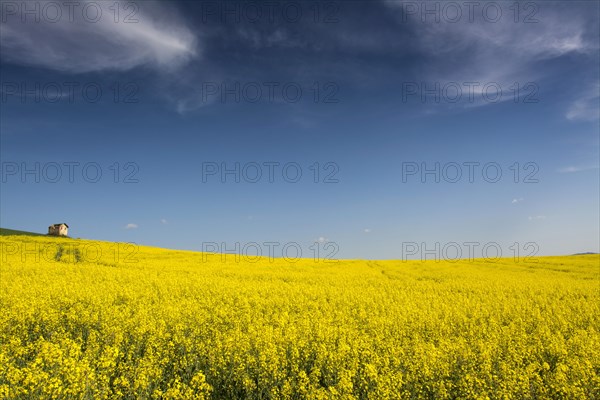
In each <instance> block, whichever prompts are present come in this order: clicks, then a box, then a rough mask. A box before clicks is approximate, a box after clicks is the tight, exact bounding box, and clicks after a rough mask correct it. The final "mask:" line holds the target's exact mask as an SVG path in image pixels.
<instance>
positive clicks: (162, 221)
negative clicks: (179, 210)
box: [160, 218, 169, 225]
mask: <svg viewBox="0 0 600 400" xmlns="http://www.w3.org/2000/svg"><path fill="white" fill-rule="evenodd" d="M160 223H161V224H163V225H166V224H168V223H169V222H168V221H167V220H166V219H164V218H162V219H161V220H160Z"/></svg>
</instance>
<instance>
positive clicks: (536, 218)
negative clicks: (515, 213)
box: [527, 215, 546, 221]
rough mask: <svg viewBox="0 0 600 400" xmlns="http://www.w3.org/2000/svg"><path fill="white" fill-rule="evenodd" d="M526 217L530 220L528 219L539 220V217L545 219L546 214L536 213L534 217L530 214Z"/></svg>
mask: <svg viewBox="0 0 600 400" xmlns="http://www.w3.org/2000/svg"><path fill="white" fill-rule="evenodd" d="M527 219H528V220H530V221H534V220H541V219H546V216H545V215H536V216H535V217H532V216H530V217H529V218H527Z"/></svg>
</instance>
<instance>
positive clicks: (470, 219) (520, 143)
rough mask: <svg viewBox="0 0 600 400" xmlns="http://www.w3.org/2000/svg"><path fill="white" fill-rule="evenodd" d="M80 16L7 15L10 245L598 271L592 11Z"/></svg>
mask: <svg viewBox="0 0 600 400" xmlns="http://www.w3.org/2000/svg"><path fill="white" fill-rule="evenodd" d="M80 3H81V5H80V6H78V8H75V9H72V10H70V11H69V10H68V9H67V8H65V7H64V6H60V4H62V3H60V2H59V3H53V4H50V3H49V2H44V1H42V2H29V3H27V4H28V6H27V7H29V8H28V9H23V7H24V6H23V5H22V3H21V2H3V4H2V10H1V11H2V20H1V31H0V33H1V37H0V44H1V59H0V73H1V77H0V80H1V82H2V87H1V91H2V93H1V94H2V99H1V103H2V104H1V106H2V109H1V115H0V117H1V120H0V129H1V149H0V156H1V158H2V189H1V192H0V200H1V206H0V217H1V226H2V227H7V228H13V229H23V230H30V231H36V232H44V231H45V229H46V227H47V226H48V225H49V224H50V223H56V222H63V221H64V222H67V223H69V225H70V226H71V231H70V234H71V235H72V236H74V237H82V238H91V239H101V240H110V241H131V242H136V243H140V244H147V245H155V246H161V247H170V248H180V249H192V250H201V249H202V247H203V243H204V244H206V243H225V245H226V247H227V248H228V249H232V248H235V246H236V243H239V244H240V248H243V247H244V246H245V245H246V244H248V243H253V242H256V243H259V244H262V243H265V242H278V243H280V244H281V245H284V244H286V243H298V244H300V246H301V248H302V249H303V252H304V255H305V256H307V257H310V256H311V255H312V253H311V250H309V248H310V246H311V244H312V243H314V242H317V243H318V244H319V246H325V245H326V244H327V243H334V244H335V245H336V251H337V253H336V257H339V258H370V259H384V258H385V259H387V258H402V257H404V256H407V254H405V253H406V251H405V249H406V247H405V246H406V243H419V244H423V243H424V244H425V246H426V248H435V246H436V243H439V246H440V248H443V247H444V246H445V245H447V244H448V243H459V244H460V245H461V247H463V249H465V248H466V247H464V246H463V243H465V242H479V243H480V248H481V247H482V246H484V245H485V244H486V243H498V244H499V245H500V248H501V249H502V253H503V255H504V256H512V254H513V253H512V250H510V246H511V245H512V244H513V243H518V247H520V248H521V249H522V251H524V252H526V250H523V248H524V246H525V245H526V244H528V243H534V244H535V246H537V250H536V252H537V254H540V255H546V254H548V255H554V254H571V253H576V252H586V251H599V242H600V238H599V230H600V227H599V220H600V216H599V201H600V200H599V190H600V187H599V185H600V183H599V170H598V166H599V120H598V110H599V107H600V105H599V97H598V96H599V90H600V77H599V76H598V73H599V72H598V71H599V68H600V65H599V63H600V60H599V43H598V37H599V23H600V20H599V5H598V3H597V2H593V1H579V2H578V1H574V2H549V1H544V2H541V1H539V2H521V3H518V7H515V5H516V4H517V3H514V2H481V5H480V6H479V7H477V8H474V9H473V10H469V9H468V8H467V7H466V6H464V5H463V6H461V4H463V3H460V2H459V3H454V4H458V8H454V9H452V8H448V6H446V5H445V3H442V2H435V1H429V2H401V1H370V2H366V1H365V2H360V1H358V2H329V3H313V2H278V1H275V2H271V3H265V2H253V3H248V2H227V3H223V2H214V1H210V2H191V1H190V2H179V1H170V2H152V1H144V2H141V1H139V2H122V3H119V2H117V3H114V2H99V1H98V2H93V1H82V2H80ZM56 4H58V7H57V6H56ZM248 4H250V6H249V5H248ZM268 4H271V6H268ZM57 10H59V11H58V14H57ZM84 10H85V12H84ZM117 10H118V13H117ZM484 10H485V11H484ZM69 12H71V14H70V13H69ZM498 12H500V14H498ZM459 93H460V94H461V95H460V96H458V95H459ZM300 94H301V95H300ZM236 165H237V166H239V169H238V171H239V182H236V173H234V172H232V173H229V174H226V175H224V176H221V172H222V171H221V170H222V167H223V166H224V167H225V168H226V169H229V170H235V168H236ZM215 166H216V167H217V170H216V171H215V170H214V167H215ZM256 166H259V167H260V171H261V173H262V175H261V177H260V178H257V176H256V171H257V169H256ZM284 166H286V169H285V172H284ZM415 166H416V168H418V170H417V171H415V170H414V168H415ZM457 166H458V167H459V170H460V173H461V176H460V177H459V176H457V175H456V172H457ZM84 167H85V173H84ZM211 168H212V169H211ZM270 168H272V169H270ZM423 168H426V169H429V170H433V171H435V169H436V168H437V171H438V174H439V181H437V182H436V176H435V172H433V173H429V174H425V175H424V176H423V175H422V174H421V172H422V169H423ZM484 169H485V172H484ZM25 170H30V171H33V172H30V173H26V171H25ZM59 171H60V175H57V173H58V172H59ZM98 171H100V172H101V174H102V175H101V176H97V173H98ZM117 171H118V174H117ZM298 171H301V173H302V175H301V176H300V177H296V174H297V172H298ZM315 171H318V175H316V172H315ZM403 171H404V174H403ZM409 171H410V172H413V174H410V175H407V173H408V172H409ZM497 171H500V172H501V174H502V175H501V176H500V177H498V178H496V173H497ZM517 171H518V174H517ZM69 172H72V176H71V179H69ZM269 172H272V173H273V175H272V179H271V180H272V182H270V180H269ZM469 172H472V173H473V175H472V177H471V179H470V178H469ZM213 173H214V174H213ZM255 180H256V182H254V181H255ZM296 180H297V182H295V181H296ZM315 180H316V181H317V182H315ZM403 243H404V244H405V245H404V247H403ZM463 255H464V256H466V254H463ZM475 255H481V250H476V253H475ZM419 256H420V254H416V255H415V254H413V255H411V257H413V258H414V257H417V258H418V257H419Z"/></svg>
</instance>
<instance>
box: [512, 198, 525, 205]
mask: <svg viewBox="0 0 600 400" xmlns="http://www.w3.org/2000/svg"><path fill="white" fill-rule="evenodd" d="M522 201H523V198H522V197H519V198H518V199H512V201H511V204H517V203H520V202H522Z"/></svg>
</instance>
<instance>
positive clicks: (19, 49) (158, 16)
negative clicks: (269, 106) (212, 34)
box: [0, 0, 198, 73]
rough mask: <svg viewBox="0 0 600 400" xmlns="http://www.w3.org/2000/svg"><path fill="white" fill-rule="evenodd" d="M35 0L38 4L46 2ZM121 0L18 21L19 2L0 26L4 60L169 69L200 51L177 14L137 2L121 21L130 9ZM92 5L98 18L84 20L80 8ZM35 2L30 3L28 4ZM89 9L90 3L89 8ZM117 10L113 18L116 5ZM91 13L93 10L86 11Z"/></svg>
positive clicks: (77, 67) (56, 66)
mask: <svg viewBox="0 0 600 400" xmlns="http://www.w3.org/2000/svg"><path fill="white" fill-rule="evenodd" d="M35 3H39V7H40V8H41V9H43V8H44V6H45V4H46V3H48V1H42V2H39V1H38V2H35ZM54 3H56V4H61V2H54ZM128 3H131V2H125V1H117V2H115V1H110V2H108V1H91V0H82V1H80V2H79V3H77V4H79V5H78V6H75V12H74V13H73V18H72V20H71V19H70V18H69V17H68V15H69V14H68V10H67V9H65V10H62V17H61V18H60V19H58V21H57V22H54V23H53V22H50V21H48V20H47V19H44V18H42V19H41V20H40V21H39V22H36V21H35V20H33V19H32V18H31V16H29V19H28V20H26V22H25V23H23V22H22V21H21V11H22V10H23V7H18V12H17V13H15V14H14V15H13V14H11V15H6V16H4V17H5V21H3V23H2V24H1V26H0V33H1V35H0V49H1V51H2V56H3V59H4V60H6V61H8V62H12V63H16V64H21V65H33V66H40V67H45V68H49V69H53V70H59V71H65V72H72V73H83V72H91V71H102V70H129V69H132V68H134V67H137V66H150V67H153V68H155V69H159V70H172V69H173V68H175V67H177V66H179V65H181V64H183V63H185V62H186V61H188V60H189V59H191V58H193V57H195V56H197V55H198V48H197V42H196V38H195V36H194V35H193V33H192V31H191V30H190V29H189V28H187V27H186V25H185V23H184V21H183V20H182V18H181V17H179V16H177V15H176V14H173V13H172V12H171V11H170V10H169V9H167V8H166V7H163V6H162V5H160V4H159V3H155V2H136V3H135V5H136V7H137V8H138V9H137V12H136V13H135V14H134V16H133V17H132V19H131V20H132V21H135V20H137V22H130V23H127V22H124V18H125V16H127V15H129V14H130V13H131V12H132V11H133V10H132V9H131V5H130V6H129V8H127V4H128ZM88 4H93V5H94V7H93V8H94V10H93V11H95V9H96V7H99V8H100V10H101V11H100V14H98V15H100V18H99V19H98V20H97V21H96V22H92V21H91V20H90V19H85V18H84V17H83V15H85V14H84V13H83V12H82V10H83V9H84V7H86V5H88ZM32 7H33V6H32ZM90 8H92V7H90ZM117 8H119V9H120V10H121V14H120V16H119V17H118V20H117V21H118V22H115V14H114V10H115V9H117ZM88 14H89V15H95V14H94V13H92V11H89V10H88Z"/></svg>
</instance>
